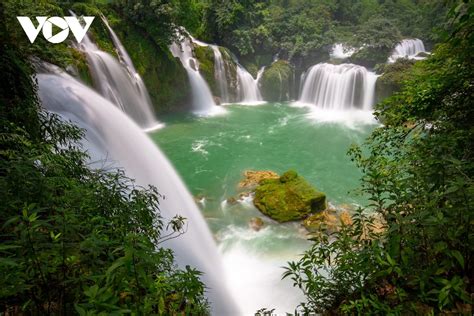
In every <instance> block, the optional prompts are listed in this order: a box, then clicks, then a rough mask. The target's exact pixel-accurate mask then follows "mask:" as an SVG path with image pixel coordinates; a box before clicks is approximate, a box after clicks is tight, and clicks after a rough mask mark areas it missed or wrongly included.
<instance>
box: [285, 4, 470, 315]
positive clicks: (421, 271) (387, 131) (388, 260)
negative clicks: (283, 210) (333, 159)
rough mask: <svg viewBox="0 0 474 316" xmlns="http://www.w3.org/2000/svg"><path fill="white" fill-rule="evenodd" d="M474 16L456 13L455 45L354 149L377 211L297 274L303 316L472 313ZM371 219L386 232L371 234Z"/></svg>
mask: <svg viewBox="0 0 474 316" xmlns="http://www.w3.org/2000/svg"><path fill="white" fill-rule="evenodd" d="M473 8H474V6H473V4H472V2H459V3H458V4H457V6H456V8H455V9H453V10H452V13H451V15H450V23H451V29H450V32H449V36H450V37H449V38H447V39H446V42H445V43H444V44H442V45H440V46H439V47H438V48H437V49H436V50H435V52H434V54H433V56H431V57H430V58H428V59H427V60H426V61H424V62H421V63H419V64H417V66H415V67H413V68H412V69H413V72H412V73H411V74H410V76H409V78H408V80H407V81H406V83H405V85H404V88H403V89H402V91H401V92H400V93H398V94H396V95H395V96H393V97H392V98H389V99H388V100H386V101H384V102H383V103H381V104H379V105H378V107H377V115H378V117H379V118H381V119H383V120H384V124H385V125H384V126H382V127H379V128H377V129H376V130H375V131H374V133H373V134H372V135H371V136H370V138H369V139H368V140H367V144H366V146H367V147H366V148H365V149H364V150H362V149H361V148H358V147H354V148H352V149H351V151H350V153H351V156H352V158H353V159H354V160H355V161H356V163H357V165H358V166H359V167H360V168H361V170H362V171H363V174H364V175H363V178H362V191H363V192H364V193H365V194H366V195H367V196H368V197H369V201H370V203H369V205H368V206H367V210H365V211H362V210H359V211H358V212H356V214H355V216H354V218H353V220H354V225H353V226H351V227H347V228H346V229H344V230H343V231H341V232H339V233H336V235H334V236H333V238H329V239H327V238H326V237H325V236H324V235H321V236H316V238H315V245H314V246H313V247H312V248H311V249H310V250H309V251H308V252H307V253H305V255H304V256H303V258H302V259H301V260H300V261H298V262H295V263H290V264H289V267H288V270H287V272H286V274H285V277H288V278H291V279H292V280H293V281H294V284H295V286H298V287H299V288H301V289H302V290H303V292H304V293H305V295H306V297H307V301H308V302H307V303H304V304H303V303H302V304H301V306H300V308H301V310H302V312H303V313H308V312H313V311H316V312H320V313H328V312H337V313H342V314H371V315H372V314H384V315H387V314H390V315H406V314H414V315H418V314H421V315H429V314H441V313H444V314H448V313H452V314H466V315H468V314H471V313H472V310H473V308H472V304H473V301H472V295H473V292H474V290H473V285H472V276H473V275H474V273H473V272H474V271H473V262H472V258H473V257H472V254H473V250H474V249H473V248H474V243H473V238H474V230H473V227H472V226H473V223H474V212H473V208H474V199H473V197H474V185H473V175H474V163H473V159H472V158H473V154H474V152H473V148H474V146H473V139H474V137H473V136H474V129H473V128H472V117H474V113H473V111H474V110H473V109H474V104H473V102H472V95H473V92H474V91H473V87H474V77H473V71H472V56H471V54H469V53H468V52H470V51H472V49H473V44H474V41H473V40H472V39H473V37H472V32H470V31H468V28H469V27H471V26H472V25H471V24H472V22H469V21H470V18H471V16H472V14H473V12H474V10H473ZM367 213H370V214H373V215H372V216H368V215H366V214H367ZM373 219H380V222H381V223H383V224H384V229H382V230H378V229H373V228H372V229H370V226H371V225H372V226H373V225H374V224H375V222H373ZM367 227H368V228H369V229H367Z"/></svg>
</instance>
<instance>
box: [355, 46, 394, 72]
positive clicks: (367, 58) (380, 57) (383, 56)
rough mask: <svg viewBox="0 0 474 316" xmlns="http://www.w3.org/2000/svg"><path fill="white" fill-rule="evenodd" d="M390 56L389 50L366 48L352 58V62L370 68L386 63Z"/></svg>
mask: <svg viewBox="0 0 474 316" xmlns="http://www.w3.org/2000/svg"><path fill="white" fill-rule="evenodd" d="M389 55H390V49H389V48H385V47H384V48H381V47H364V48H362V49H360V50H359V51H357V52H355V53H354V54H353V55H352V56H351V57H350V62H352V63H354V64H357V65H361V66H364V67H368V68H373V67H374V66H375V65H376V64H380V63H384V62H386V61H387V58H388V57H389Z"/></svg>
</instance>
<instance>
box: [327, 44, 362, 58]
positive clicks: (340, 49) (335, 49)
mask: <svg viewBox="0 0 474 316" xmlns="http://www.w3.org/2000/svg"><path fill="white" fill-rule="evenodd" d="M355 51H356V49H355V48H353V47H348V46H345V45H344V44H341V43H336V44H334V45H333V46H332V49H331V53H330V54H329V55H330V57H331V58H334V59H347V58H349V57H351V56H352V54H354V53H355Z"/></svg>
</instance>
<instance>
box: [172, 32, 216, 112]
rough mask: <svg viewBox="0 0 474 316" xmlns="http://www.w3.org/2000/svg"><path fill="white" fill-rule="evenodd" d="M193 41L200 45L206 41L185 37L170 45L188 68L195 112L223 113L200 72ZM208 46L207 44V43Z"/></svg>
mask: <svg viewBox="0 0 474 316" xmlns="http://www.w3.org/2000/svg"><path fill="white" fill-rule="evenodd" d="M193 41H194V42H196V43H197V44H198V45H202V44H204V43H202V42H199V41H195V40H192V39H190V38H188V37H184V38H183V39H182V41H181V42H180V43H176V42H175V43H173V44H171V46H170V50H171V53H172V54H173V56H174V57H177V58H179V59H180V60H181V63H182V64H183V67H184V69H185V70H186V72H187V74H188V78H189V82H190V84H191V94H192V100H193V101H192V102H193V103H192V107H193V111H194V113H196V114H198V115H210V114H217V113H222V112H224V110H223V109H222V108H221V107H218V106H216V103H215V102H214V99H213V97H212V94H211V90H210V89H209V86H208V85H207V83H206V81H205V80H204V78H203V77H202V76H201V74H200V73H199V63H198V61H197V60H196V58H194V56H193ZM205 45H206V46H207V44H205Z"/></svg>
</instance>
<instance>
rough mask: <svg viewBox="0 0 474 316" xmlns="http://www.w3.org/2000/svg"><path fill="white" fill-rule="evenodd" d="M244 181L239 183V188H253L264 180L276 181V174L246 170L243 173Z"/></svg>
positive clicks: (268, 171)
mask: <svg viewBox="0 0 474 316" xmlns="http://www.w3.org/2000/svg"><path fill="white" fill-rule="evenodd" d="M244 177H245V178H244V179H243V180H242V181H240V182H239V188H251V187H255V186H257V185H258V184H260V182H261V181H262V180H265V179H278V178H279V176H278V173H276V172H274V171H271V170H260V171H256V170H247V171H245V172H244Z"/></svg>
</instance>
